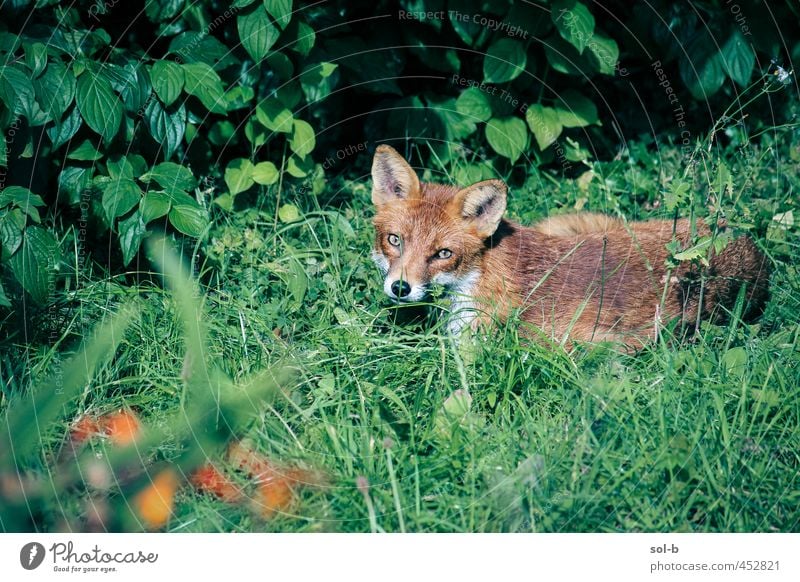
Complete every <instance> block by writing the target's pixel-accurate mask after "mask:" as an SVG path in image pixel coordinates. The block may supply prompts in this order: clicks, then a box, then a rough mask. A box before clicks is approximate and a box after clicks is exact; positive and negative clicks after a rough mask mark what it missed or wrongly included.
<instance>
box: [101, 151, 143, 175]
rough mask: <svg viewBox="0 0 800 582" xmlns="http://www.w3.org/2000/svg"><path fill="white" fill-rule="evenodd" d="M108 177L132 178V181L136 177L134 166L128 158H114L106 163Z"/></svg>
mask: <svg viewBox="0 0 800 582" xmlns="http://www.w3.org/2000/svg"><path fill="white" fill-rule="evenodd" d="M106 168H107V169H108V175H109V176H110V177H111V178H114V179H115V180H116V179H119V178H130V179H131V180H132V179H133V178H135V177H136V174H135V173H134V169H133V164H132V163H131V161H130V160H129V159H128V157H127V156H119V155H117V156H112V157H110V158H109V159H108V161H107V162H106Z"/></svg>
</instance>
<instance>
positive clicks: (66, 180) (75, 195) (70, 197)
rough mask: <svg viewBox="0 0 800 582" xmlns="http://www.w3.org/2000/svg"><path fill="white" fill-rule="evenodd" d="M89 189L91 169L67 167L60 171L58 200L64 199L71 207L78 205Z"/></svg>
mask: <svg viewBox="0 0 800 582" xmlns="http://www.w3.org/2000/svg"><path fill="white" fill-rule="evenodd" d="M91 187H92V169H91V168H79V167H76V166H69V167H66V168H64V169H63V170H61V173H60V174H59V175H58V198H59V199H62V196H63V197H65V198H66V199H67V201H68V202H69V204H71V205H72V206H76V205H78V204H80V202H81V195H82V194H83V192H84V191H86V190H88V189H89V188H91ZM64 195H66V196H64Z"/></svg>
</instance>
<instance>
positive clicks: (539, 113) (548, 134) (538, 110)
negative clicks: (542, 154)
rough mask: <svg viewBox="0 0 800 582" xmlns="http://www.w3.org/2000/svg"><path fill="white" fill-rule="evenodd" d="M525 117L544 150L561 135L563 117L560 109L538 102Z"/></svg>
mask: <svg viewBox="0 0 800 582" xmlns="http://www.w3.org/2000/svg"><path fill="white" fill-rule="evenodd" d="M525 119H526V121H527V122H528V127H530V129H531V132H532V133H533V136H534V137H535V138H536V145H538V146H539V149H540V150H542V151H544V150H545V149H547V148H548V147H549V146H550V145H551V144H552V143H553V142H554V141H556V140H557V139H558V136H559V135H561V131H562V126H561V119H560V116H559V114H558V111H556V110H555V109H553V108H552V107H544V106H542V105H540V104H538V103H537V104H536V105H531V106H530V107H528V110H527V111H526V112H525Z"/></svg>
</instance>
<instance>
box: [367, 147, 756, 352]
mask: <svg viewBox="0 0 800 582" xmlns="http://www.w3.org/2000/svg"><path fill="white" fill-rule="evenodd" d="M372 180H373V187H372V202H373V204H374V205H375V207H376V214H375V218H374V225H375V230H376V238H375V248H374V251H373V259H374V260H375V262H376V264H377V265H378V267H379V268H380V270H381V271H382V273H383V275H384V276H385V281H384V285H383V290H384V292H385V293H386V295H388V296H389V297H390V298H391V299H393V300H395V301H398V302H417V301H421V300H424V299H425V298H426V297H427V296H428V294H429V292H430V290H431V287H432V285H441V286H443V287H444V288H445V289H446V290H447V291H448V293H449V294H450V296H451V297H452V306H451V308H450V310H449V312H450V313H449V320H448V324H447V325H448V329H449V330H450V332H452V333H454V334H457V333H459V332H460V331H461V329H462V328H464V327H465V326H469V327H471V328H472V329H473V330H474V329H476V328H477V327H478V326H480V325H482V324H487V323H490V322H491V321H492V320H493V319H497V320H499V321H503V320H504V319H505V318H507V317H508V316H509V315H510V314H511V313H512V311H513V310H517V309H518V310H519V313H520V317H521V319H522V320H523V321H525V322H527V323H529V324H532V325H533V326H535V327H536V328H538V329H540V330H541V331H542V332H544V333H545V334H547V335H548V336H550V337H551V338H554V339H556V340H559V341H561V340H565V341H572V340H579V341H590V342H591V341H613V342H619V343H622V344H624V345H625V346H627V347H630V348H640V347H642V346H643V345H644V344H645V343H646V342H647V341H648V339H652V338H653V336H654V334H657V333H658V329H659V328H660V325H661V322H664V323H666V322H667V321H668V320H671V319H673V318H680V320H681V321H683V322H692V323H694V322H695V321H696V319H697V317H698V312H699V315H700V317H703V318H716V319H720V318H724V317H725V312H726V310H730V309H732V308H733V306H734V304H735V302H736V299H737V296H738V293H739V290H740V288H741V286H742V285H745V286H746V287H745V299H746V304H745V305H746V307H745V312H744V315H745V316H752V315H755V314H757V313H758V312H760V310H761V309H762V308H763V305H764V302H765V301H766V298H767V292H768V278H769V269H768V264H767V261H766V259H765V257H764V255H763V254H762V253H761V252H760V251H759V250H758V249H757V248H756V246H755V244H754V243H753V241H752V240H751V239H750V238H748V237H745V236H743V237H739V238H735V239H733V240H731V241H730V242H729V243H728V245H727V246H725V248H724V249H723V250H722V251H721V252H719V253H718V254H713V253H712V254H711V256H710V258H709V264H708V266H707V267H706V268H705V269H703V271H702V272H701V271H700V270H699V269H698V268H697V267H696V266H694V265H691V264H688V263H686V262H684V263H681V264H680V265H679V266H678V267H676V268H674V269H672V270H670V269H668V267H667V259H668V258H669V251H668V250H667V248H666V245H667V243H669V242H670V241H671V240H673V237H674V238H676V239H677V240H679V241H680V243H681V245H682V247H683V248H686V247H687V246H688V245H689V244H690V243H691V242H692V241H691V238H692V226H691V223H690V221H689V220H688V219H679V220H651V221H645V222H630V223H626V222H624V221H622V220H619V219H616V218H613V217H610V216H605V215H602V214H593V213H582V214H573V215H565V216H558V217H553V218H549V219H547V220H545V221H543V222H541V223H539V224H537V225H534V226H532V227H526V226H521V225H518V224H515V223H513V222H510V221H508V220H505V219H504V218H503V214H504V213H505V210H506V193H507V188H506V185H505V184H504V183H503V182H502V181H501V180H486V181H483V182H478V183H477V184H473V185H472V186H468V187H466V188H457V187H454V186H447V185H442V184H433V183H423V182H420V180H419V178H418V177H417V174H416V173H415V172H414V170H413V169H412V168H411V166H410V165H409V164H408V162H406V160H405V159H403V157H402V156H401V155H400V154H398V153H397V152H396V151H395V150H394V149H393V148H391V147H389V146H387V145H380V146H378V148H377V150H376V151H375V157H374V159H373V163H372ZM723 228H724V225H723ZM695 229H696V231H697V234H700V235H708V234H710V229H709V228H708V226H706V225H705V224H704V223H703V222H702V221H700V220H698V221H697V222H696V225H695ZM526 327H528V326H526Z"/></svg>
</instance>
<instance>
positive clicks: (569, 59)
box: [544, 35, 597, 77]
mask: <svg viewBox="0 0 800 582" xmlns="http://www.w3.org/2000/svg"><path fill="white" fill-rule="evenodd" d="M544 54H545V56H546V57H547V62H548V63H550V66H551V67H552V68H553V70H554V71H558V72H559V73H564V74H565V75H581V76H587V77H588V76H590V75H592V74H593V73H594V72H595V71H596V70H597V65H596V63H595V62H594V61H593V60H592V59H591V58H590V54H591V49H589V51H587V53H586V54H584V55H580V54H578V49H576V48H575V47H574V46H572V45H571V44H569V43H568V42H566V41H565V40H564V39H562V38H561V37H560V36H557V35H553V36H550V37H548V38H547V39H545V41H544Z"/></svg>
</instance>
